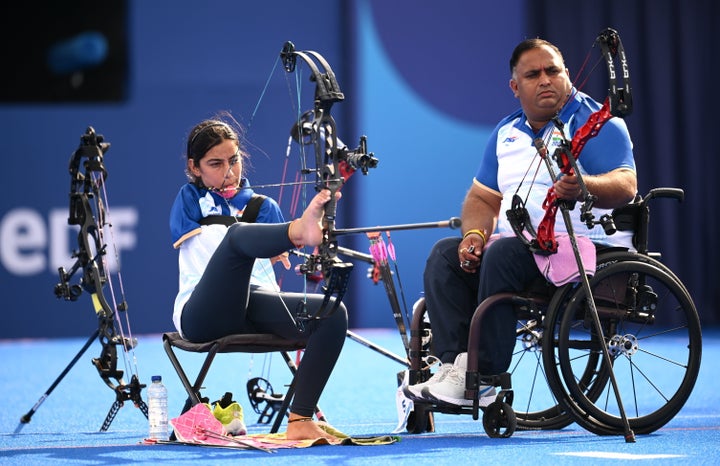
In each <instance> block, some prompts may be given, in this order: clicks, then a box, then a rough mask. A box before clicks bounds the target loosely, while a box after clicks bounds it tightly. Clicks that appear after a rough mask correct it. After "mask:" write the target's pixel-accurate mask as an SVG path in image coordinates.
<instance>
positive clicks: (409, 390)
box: [403, 363, 452, 401]
mask: <svg viewBox="0 0 720 466" xmlns="http://www.w3.org/2000/svg"><path fill="white" fill-rule="evenodd" d="M451 368H452V364H443V363H440V367H438V370H437V372H435V374H433V375H432V377H430V378H429V379H427V380H426V381H425V382H422V383H416V384H414V385H408V386H406V387H405V388H403V393H404V394H405V396H406V397H408V398H410V399H411V400H413V401H423V400H425V401H428V400H427V399H425V398H424V396H423V393H422V390H423V388H425V387H429V386H432V385H434V384H436V383H439V382H441V381H442V380H443V379H444V378H445V376H446V375H447V372H448V371H449V370H450V369H451Z"/></svg>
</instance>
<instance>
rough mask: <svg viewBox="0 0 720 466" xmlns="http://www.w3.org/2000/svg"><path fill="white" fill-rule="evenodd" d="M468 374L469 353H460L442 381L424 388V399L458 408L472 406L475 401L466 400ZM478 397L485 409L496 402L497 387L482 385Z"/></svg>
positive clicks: (480, 404)
mask: <svg viewBox="0 0 720 466" xmlns="http://www.w3.org/2000/svg"><path fill="white" fill-rule="evenodd" d="M446 365H447V364H446ZM466 372H467V353H460V354H458V355H457V357H456V358H455V363H454V364H452V365H451V366H450V368H449V369H448V370H447V371H446V373H445V376H444V377H443V379H442V380H441V381H439V382H438V383H435V384H432V385H428V386H425V387H423V388H422V395H423V398H424V399H430V400H433V401H437V402H441V403H446V404H451V405H456V406H472V404H473V400H467V399H465V373H466ZM478 396H479V406H482V407H485V406H487V405H489V404H490V403H492V402H493V401H495V396H496V393H495V387H493V386H491V385H480V386H479V387H478Z"/></svg>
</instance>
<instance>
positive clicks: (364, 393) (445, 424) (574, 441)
mask: <svg viewBox="0 0 720 466" xmlns="http://www.w3.org/2000/svg"><path fill="white" fill-rule="evenodd" d="M357 333H358V334H359V335H361V336H362V337H364V338H366V339H367V340H369V341H370V342H372V343H373V344H375V345H378V346H379V347H381V348H384V349H386V350H389V351H391V352H394V353H396V354H399V355H401V354H403V348H402V344H401V341H400V338H399V336H398V334H397V331H395V330H389V329H388V330H385V329H383V330H361V331H358V332H357ZM703 337H704V339H703V364H702V367H701V370H700V376H699V378H698V380H697V384H696V386H695V390H694V391H693V393H692V395H691V396H690V398H689V399H688V401H687V403H686V405H685V407H684V408H683V409H682V411H681V412H680V413H679V414H678V415H677V416H676V417H675V418H674V419H673V420H672V421H671V422H670V423H668V424H667V425H666V426H665V427H663V428H662V429H660V430H658V431H656V432H654V433H653V434H650V435H643V436H638V437H637V441H636V442H635V443H626V442H625V441H624V439H623V438H622V437H614V436H613V437H601V436H596V435H594V434H591V433H589V432H587V431H585V430H583V429H582V428H580V427H578V426H577V425H575V424H573V425H571V426H569V427H567V428H565V429H563V430H559V431H517V432H515V434H514V435H513V436H512V437H510V438H507V439H493V438H489V437H488V436H487V435H486V434H485V432H484V429H483V427H482V422H481V421H480V420H478V421H474V420H473V419H472V417H471V416H468V415H450V414H439V413H435V422H436V429H435V432H433V433H425V434H409V433H407V432H405V431H403V432H401V433H400V436H401V440H400V442H398V443H395V444H392V445H385V446H316V447H311V448H305V449H293V450H286V449H283V450H277V451H276V452H275V453H272V454H268V453H264V452H260V451H248V450H230V449H217V448H204V447H195V446H177V445H144V444H142V440H143V438H144V437H145V435H146V432H147V421H146V419H145V417H144V416H143V414H142V413H141V411H140V410H139V409H136V408H135V407H134V406H132V404H130V403H125V406H123V407H122V408H121V409H120V411H119V412H118V413H117V415H116V417H115V418H114V420H113V421H112V423H111V425H110V427H109V429H108V430H107V431H105V432H100V427H101V426H102V423H103V421H104V420H105V417H106V415H107V413H108V411H109V409H110V407H111V406H112V404H113V402H114V401H115V394H114V392H113V391H111V390H110V389H109V388H108V387H107V386H105V384H104V383H103V382H102V381H101V379H100V377H99V376H98V374H97V371H96V370H95V367H94V366H93V365H92V364H91V359H92V358H93V357H97V356H98V354H99V351H100V345H99V344H98V343H94V344H93V345H92V346H91V347H90V349H89V350H88V351H87V352H86V353H85V354H84V355H83V356H82V357H81V358H80V360H79V361H78V363H77V364H76V365H75V367H73V368H72V369H71V370H70V371H69V372H68V374H67V376H66V377H65V378H64V379H63V380H62V381H61V382H60V384H59V385H58V386H57V387H56V388H55V390H54V391H53V392H52V393H51V394H50V396H48V397H47V398H46V399H45V400H44V402H43V403H42V404H41V405H40V406H39V407H38V408H37V410H36V412H35V414H34V415H33V417H32V419H31V421H30V422H29V423H27V424H22V425H21V424H20V422H19V420H20V418H21V416H22V415H23V414H25V413H27V412H28V411H29V410H30V409H31V408H32V407H33V406H34V405H35V403H36V402H37V401H38V399H39V398H40V397H41V395H42V394H43V393H45V392H46V391H47V389H48V388H49V386H50V384H51V383H52V382H53V381H54V380H55V379H56V378H57V377H58V376H59V375H60V373H61V372H62V371H63V369H65V367H66V366H67V365H68V364H69V362H70V361H71V360H72V358H73V357H74V356H75V355H76V354H77V353H78V351H80V349H81V348H82V345H83V344H84V343H85V339H62V340H14V341H2V342H0V359H2V361H3V368H4V370H3V371H2V373H1V374H0V388H2V397H0V413H2V414H0V464H3V465H12V464H22V465H26V466H27V465H34V464H48V463H49V464H117V463H132V464H141V463H168V464H184V463H192V464H193V465H200V464H220V463H226V462H227V461H237V460H251V461H254V462H255V463H256V464H288V463H289V462H292V461H301V462H302V463H303V464H348V465H352V464H363V465H367V464H383V465H387V464H399V465H404V464H408V465H410V464H412V465H414V466H416V465H421V464H433V465H444V464H455V465H457V464H468V463H478V464H480V463H482V464H514V465H515V464H532V465H537V464H547V463H551V462H552V463H554V464H607V463H608V462H612V463H613V464H618V463H622V464H625V463H628V462H633V463H636V462H638V461H642V462H643V463H647V462H648V461H649V460H651V461H652V464H653V465H655V464H688V463H692V464H694V465H697V464H718V463H720V453H718V451H717V450H718V441H719V440H720V394H718V391H717V388H716V387H715V385H714V381H715V380H716V378H717V377H718V372H717V370H716V368H717V367H718V364H717V362H716V361H717V360H718V359H720V331H717V330H707V329H706V330H705V331H704V335H703ZM138 340H139V345H138V347H137V348H136V350H135V356H136V363H135V365H136V366H137V372H138V373H139V375H140V380H141V382H143V383H149V381H150V377H151V376H152V375H155V374H160V375H162V376H163V379H164V382H165V384H166V385H167V387H168V392H169V398H170V412H171V416H175V415H178V414H179V413H180V411H181V409H182V406H183V404H184V402H185V398H186V395H185V391H184V389H183V388H182V386H181V384H180V382H179V380H178V379H177V376H176V375H175V373H174V370H173V368H172V366H171V365H170V363H169V361H168V360H167V357H166V356H165V353H164V351H163V349H162V344H161V339H160V336H159V335H143V336H140V337H138ZM200 362H201V358H200V357H199V356H198V355H194V354H187V353H185V354H183V363H184V364H185V365H186V366H187V369H188V371H189V372H191V373H194V372H193V371H194V370H197V368H198V367H199V365H200ZM402 369H403V366H401V365H400V364H399V363H397V362H396V361H394V360H392V359H390V358H388V357H386V356H384V355H382V354H380V353H379V352H377V351H375V350H373V349H371V348H368V347H367V346H366V345H363V344H360V343H358V342H356V341H352V340H348V341H347V342H346V345H345V348H344V350H343V353H342V356H341V359H340V361H339V362H338V366H337V368H336V370H335V372H334V375H333V378H332V379H331V380H330V382H329V384H328V387H327V389H326V390H325V393H324V395H323V398H322V399H321V401H320V407H321V408H322V410H323V412H324V413H325V414H326V416H327V418H328V420H329V422H330V423H331V424H332V425H333V426H334V427H335V428H337V429H339V430H340V431H342V432H344V433H346V434H348V435H351V436H370V435H386V434H389V433H390V432H392V431H393V430H394V429H395V427H396V425H397V423H398V417H397V410H396V406H395V392H396V388H397V382H396V374H397V372H399V371H400V370H402ZM252 377H263V378H265V379H266V380H268V381H270V382H271V384H272V390H273V392H274V393H284V392H285V384H287V383H288V382H289V381H290V375H289V371H288V369H287V367H285V365H284V362H283V361H282V358H281V357H280V356H279V355H272V356H268V357H266V356H265V355H255V356H254V357H251V356H250V355H238V354H233V355H219V356H218V358H217V360H216V362H215V364H214V366H213V370H212V371H211V373H210V374H209V376H208V378H207V380H206V382H205V386H206V387H207V389H206V390H205V391H204V394H206V395H207V396H209V397H211V399H217V398H220V397H221V396H222V394H223V393H225V392H226V391H231V392H233V393H234V394H235V399H236V400H237V401H238V402H240V404H241V405H243V408H244V410H245V418H246V419H245V421H246V423H247V424H248V429H249V432H250V433H268V432H269V430H270V426H269V425H267V424H257V423H256V421H257V420H258V417H259V415H258V414H257V413H255V412H254V411H253V409H252V407H251V405H250V402H249V400H248V397H247V394H246V389H245V385H246V381H247V380H248V379H249V378H252ZM514 383H516V384H517V383H518V381H517V380H514ZM143 396H144V398H145V397H146V394H145V391H143ZM283 428H284V427H283Z"/></svg>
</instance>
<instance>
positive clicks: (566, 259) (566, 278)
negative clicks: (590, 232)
mask: <svg viewBox="0 0 720 466" xmlns="http://www.w3.org/2000/svg"><path fill="white" fill-rule="evenodd" d="M575 239H576V241H577V246H578V250H579V251H580V258H581V259H582V265H583V268H584V269H585V274H586V275H590V276H592V275H594V274H595V267H596V263H597V256H596V254H595V245H594V244H593V243H592V241H590V239H589V238H586V237H585V236H576V237H575ZM555 240H556V241H557V242H558V249H557V252H556V253H555V254H550V255H549V256H541V255H539V254H533V255H534V256H535V263H536V264H537V266H538V269H540V273H542V274H543V276H544V277H545V278H546V279H547V280H548V281H549V282H550V283H552V284H553V285H556V286H561V285H564V284H566V283H570V282H579V281H580V273H579V267H578V264H577V261H576V260H575V253H574V252H573V248H572V244H571V243H570V236H568V235H567V234H562V235H557V236H556V237H555Z"/></svg>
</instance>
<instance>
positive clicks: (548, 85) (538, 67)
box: [510, 46, 572, 129]
mask: <svg viewBox="0 0 720 466" xmlns="http://www.w3.org/2000/svg"><path fill="white" fill-rule="evenodd" d="M510 89H511V90H512V91H513V94H515V97H517V98H518V99H520V105H521V106H522V108H523V111H524V112H525V115H526V116H527V118H528V120H530V122H531V124H532V123H533V122H538V123H540V124H541V126H544V124H545V123H547V122H548V121H549V120H550V119H551V118H553V117H554V116H555V115H556V114H557V112H558V111H559V110H560V109H561V108H562V107H563V105H565V102H567V99H568V96H569V95H570V91H571V89H572V83H571V82H570V76H569V74H568V71H567V69H566V68H565V65H564V63H563V61H562V57H560V55H558V53H557V52H555V51H554V50H553V49H552V48H551V47H548V46H541V47H539V48H534V49H530V50H528V51H526V52H524V53H523V54H522V55H521V56H520V59H519V60H518V63H517V65H516V66H515V70H514V72H513V75H512V79H510ZM536 129H537V128H536Z"/></svg>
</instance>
